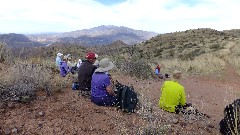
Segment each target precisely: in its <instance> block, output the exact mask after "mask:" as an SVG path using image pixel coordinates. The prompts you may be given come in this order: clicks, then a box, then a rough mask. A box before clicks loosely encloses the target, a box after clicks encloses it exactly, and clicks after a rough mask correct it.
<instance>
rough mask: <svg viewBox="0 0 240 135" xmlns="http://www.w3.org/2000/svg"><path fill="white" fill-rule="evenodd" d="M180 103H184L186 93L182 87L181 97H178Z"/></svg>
mask: <svg viewBox="0 0 240 135" xmlns="http://www.w3.org/2000/svg"><path fill="white" fill-rule="evenodd" d="M180 104H181V105H182V106H184V105H186V94H185V90H184V88H183V90H182V95H181V99H180Z"/></svg>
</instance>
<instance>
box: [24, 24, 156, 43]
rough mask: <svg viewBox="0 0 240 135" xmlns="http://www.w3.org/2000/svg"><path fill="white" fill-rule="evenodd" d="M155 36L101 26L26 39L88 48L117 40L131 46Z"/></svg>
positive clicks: (153, 34) (110, 26)
mask: <svg viewBox="0 0 240 135" xmlns="http://www.w3.org/2000/svg"><path fill="white" fill-rule="evenodd" d="M156 35H158V34H157V33H154V32H147V31H143V30H134V29H131V28H127V27H123V26H121V27H118V26H112V25H108V26H105V25H102V26H98V27H94V28H91V29H83V30H77V31H72V32H65V33H57V34H43V35H41V34H40V35H29V36H28V37H29V38H30V39H31V40H33V41H38V42H42V43H53V42H64V43H74V44H81V45H86V46H89V45H106V44H111V43H112V42H114V41H118V40H121V41H123V42H124V43H126V44H128V45H133V44H137V43H140V42H142V41H145V40H148V39H150V38H151V37H154V36H156Z"/></svg>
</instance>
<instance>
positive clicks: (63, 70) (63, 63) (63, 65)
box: [60, 56, 69, 77]
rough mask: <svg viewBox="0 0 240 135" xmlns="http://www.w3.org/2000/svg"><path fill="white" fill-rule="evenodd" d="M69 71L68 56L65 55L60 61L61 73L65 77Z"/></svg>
mask: <svg viewBox="0 0 240 135" xmlns="http://www.w3.org/2000/svg"><path fill="white" fill-rule="evenodd" d="M68 73H69V67H68V65H67V56H64V57H63V60H62V61H61V62H60V75H61V76H62V77H65V76H66V75H67V74H68Z"/></svg>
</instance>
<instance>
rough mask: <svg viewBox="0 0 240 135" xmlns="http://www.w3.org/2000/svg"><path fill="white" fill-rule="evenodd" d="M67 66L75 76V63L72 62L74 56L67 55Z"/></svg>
mask: <svg viewBox="0 0 240 135" xmlns="http://www.w3.org/2000/svg"><path fill="white" fill-rule="evenodd" d="M67 66H68V68H69V71H70V72H71V73H72V74H74V73H75V70H74V69H75V68H74V63H73V62H72V56H71V55H70V54H68V55H67Z"/></svg>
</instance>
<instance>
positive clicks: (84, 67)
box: [78, 60, 97, 91]
mask: <svg viewBox="0 0 240 135" xmlns="http://www.w3.org/2000/svg"><path fill="white" fill-rule="evenodd" d="M96 68H97V67H96V66H94V65H93V64H92V63H91V62H90V61H88V60H86V61H85V62H83V63H82V64H81V66H80V67H79V69H78V83H79V89H80V90H82V91H90V90H91V81H92V75H93V73H94V71H95V70H96Z"/></svg>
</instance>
